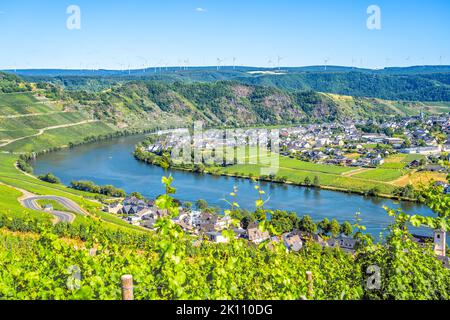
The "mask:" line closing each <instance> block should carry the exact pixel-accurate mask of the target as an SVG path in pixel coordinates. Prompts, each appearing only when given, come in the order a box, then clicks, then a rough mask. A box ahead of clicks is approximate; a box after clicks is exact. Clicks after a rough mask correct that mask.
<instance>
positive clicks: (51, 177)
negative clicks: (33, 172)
mask: <svg viewBox="0 0 450 320" xmlns="http://www.w3.org/2000/svg"><path fill="white" fill-rule="evenodd" d="M38 179H39V180H42V181H45V182H49V183H61V180H59V179H58V177H56V176H55V175H53V174H52V173H47V174H41V175H40V176H39V177H38Z"/></svg>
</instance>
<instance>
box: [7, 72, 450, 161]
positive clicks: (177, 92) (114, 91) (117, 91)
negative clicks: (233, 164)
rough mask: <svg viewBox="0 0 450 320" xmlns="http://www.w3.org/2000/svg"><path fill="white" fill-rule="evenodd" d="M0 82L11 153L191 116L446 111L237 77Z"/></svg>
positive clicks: (231, 122) (283, 120)
mask: <svg viewBox="0 0 450 320" xmlns="http://www.w3.org/2000/svg"><path fill="white" fill-rule="evenodd" d="M0 88H8V90H12V89H14V88H15V89H17V90H19V91H17V92H11V93H0V150H3V151H15V152H17V151H19V152H31V151H43V150H49V149H52V148H53V147H56V146H64V145H66V146H67V145H69V144H78V143H82V142H84V141H85V140H86V139H92V138H93V137H95V136H108V135H113V134H117V133H118V132H121V131H123V130H131V131H136V130H138V131H142V130H151V129H157V128H169V127H180V126H183V127H185V126H187V125H189V124H191V123H192V122H193V121H195V120H201V121H204V122H205V124H206V125H208V126H233V127H236V126H240V127H245V126H252V125H288V124H295V123H300V122H310V121H336V120H338V121H339V120H345V119H348V118H354V119H366V118H385V117H392V116H405V115H415V114H418V113H419V111H421V110H422V111H425V112H429V113H437V112H447V111H448V110H449V107H450V104H449V103H446V102H442V103H426V102H399V101H389V100H383V99H377V98H361V97H351V96H344V95H337V94H329V93H318V92H313V91H287V90H282V89H278V88H275V87H271V86H268V87H264V86H255V85H248V84H242V83H239V82H235V81H217V82H178V81H177V82H172V83H169V82H159V81H130V82H125V83H123V84H115V85H114V86H111V87H110V88H108V89H106V90H103V91H97V92H88V91H84V90H76V91H68V90H63V89H62V88H60V87H58V86H55V85H54V84H50V83H38V84H33V83H29V82H26V81H24V80H22V79H20V78H18V77H16V76H11V75H6V76H4V78H3V80H2V81H0ZM22 88H24V89H23V90H25V89H28V91H22Z"/></svg>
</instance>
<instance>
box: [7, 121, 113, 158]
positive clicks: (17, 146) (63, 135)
mask: <svg viewBox="0 0 450 320" xmlns="http://www.w3.org/2000/svg"><path fill="white" fill-rule="evenodd" d="M114 131H115V130H114V129H113V128H112V127H110V126H108V125H106V124H105V123H103V122H93V123H86V124H80V125H76V126H71V127H66V128H58V129H52V130H48V131H45V132H44V133H43V134H42V135H40V136H36V137H29V138H26V139H22V140H19V141H16V142H13V143H11V144H9V145H7V146H4V147H3V148H0V151H1V150H4V151H10V152H33V151H35V152H38V151H43V150H48V149H50V148H52V147H57V146H67V145H68V144H69V143H70V142H72V143H79V142H83V139H84V138H85V137H90V136H98V135H102V134H109V133H113V132H114Z"/></svg>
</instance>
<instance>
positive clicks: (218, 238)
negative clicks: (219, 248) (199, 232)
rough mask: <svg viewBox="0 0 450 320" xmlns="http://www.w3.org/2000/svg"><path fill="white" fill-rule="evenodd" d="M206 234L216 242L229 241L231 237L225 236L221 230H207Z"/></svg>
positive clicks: (210, 239)
mask: <svg viewBox="0 0 450 320" xmlns="http://www.w3.org/2000/svg"><path fill="white" fill-rule="evenodd" d="M206 236H207V237H208V240H209V241H212V242H215V243H227V242H228V241H229V239H228V238H227V237H225V236H224V235H223V234H222V232H221V231H210V232H206Z"/></svg>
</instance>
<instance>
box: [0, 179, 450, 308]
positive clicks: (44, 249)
mask: <svg viewBox="0 0 450 320" xmlns="http://www.w3.org/2000/svg"><path fill="white" fill-rule="evenodd" d="M163 182H164V183H165V184H166V194H164V195H162V196H160V197H159V198H158V199H157V205H158V206H159V207H160V208H162V209H166V210H168V211H169V212H170V213H171V214H172V215H175V214H177V211H178V207H177V206H176V205H175V202H174V199H173V198H172V196H173V194H174V193H175V189H174V188H173V187H171V185H170V183H171V179H166V178H164V179H163ZM430 199H432V200H433V201H435V202H436V203H437V200H436V198H433V196H430ZM259 205H260V209H261V210H263V211H264V208H263V205H262V203H260V204H259ZM231 209H232V210H235V209H236V207H235V205H234V204H233V207H232V208H231ZM438 211H439V210H438ZM229 213H230V212H229V210H227V212H225V214H229ZM388 214H390V215H393V216H395V217H396V219H395V223H394V224H393V225H392V226H391V228H390V233H389V236H388V237H387V238H386V242H385V243H384V244H380V243H378V244H376V243H372V242H371V240H370V238H369V237H366V236H364V235H363V234H362V233H360V234H359V235H356V236H358V237H360V239H361V244H362V245H361V246H360V247H359V248H358V250H357V252H356V254H355V255H350V254H347V253H345V252H344V251H343V250H341V249H339V248H322V247H321V246H319V245H315V244H312V243H311V244H308V245H307V246H306V248H304V249H302V250H301V251H299V252H298V253H289V252H286V249H285V247H284V245H283V244H281V243H276V242H269V243H262V244H260V245H254V244H250V243H249V242H248V241H244V240H242V239H240V240H238V239H234V237H233V236H232V234H231V232H232V231H230V233H229V234H228V236H230V242H229V243H227V244H213V243H210V242H207V241H200V240H201V239H197V238H193V237H191V236H188V235H186V234H185V233H184V232H183V231H182V230H181V228H180V227H179V226H178V225H176V224H175V223H173V222H172V220H171V219H170V217H167V218H162V219H159V220H158V221H157V225H156V226H157V231H156V232H155V233H148V232H145V233H144V232H137V231H133V230H125V229H114V230H113V229H111V227H110V226H109V225H107V224H105V223H104V222H102V221H99V220H98V219H93V218H90V217H87V218H86V221H84V222H85V223H82V224H81V223H79V224H76V225H68V224H64V223H59V224H56V225H52V224H50V223H48V222H42V221H40V220H38V219H30V218H29V219H25V218H18V217H16V218H14V219H13V218H11V217H9V216H8V215H4V214H3V215H1V216H0V217H1V219H0V228H1V229H0V298H1V299H121V286H120V281H121V276H122V275H124V274H131V275H133V278H134V297H135V299H150V300H154V299H158V300H159V299H305V298H306V299H449V298H450V270H449V269H445V268H444V267H443V266H442V264H441V262H440V261H439V260H437V259H436V257H435V255H434V253H433V252H432V248H431V246H430V247H419V246H418V245H417V244H416V243H414V242H413V241H411V239H410V237H409V234H408V231H407V228H406V225H407V223H412V224H415V225H417V224H425V223H429V224H432V223H436V221H441V222H442V221H443V220H436V221H435V220H433V219H430V218H427V219H425V218H421V217H417V216H412V217H411V216H408V215H406V214H404V213H402V212H394V211H392V210H388ZM264 225H265V224H264V221H262V222H261V226H262V228H264ZM360 230H363V228H362V227H361V228H360ZM373 266H376V268H377V270H379V272H380V275H379V276H380V282H379V285H378V286H376V287H373V286H371V285H369V284H370V283H372V282H371V278H370V275H371V273H370V272H369V273H368V270H372V269H373ZM371 268H372V269H371ZM307 271H310V272H311V273H312V274H313V278H312V279H310V280H308V279H307V278H306V277H305V274H306V272H307ZM308 288H313V290H308Z"/></svg>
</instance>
